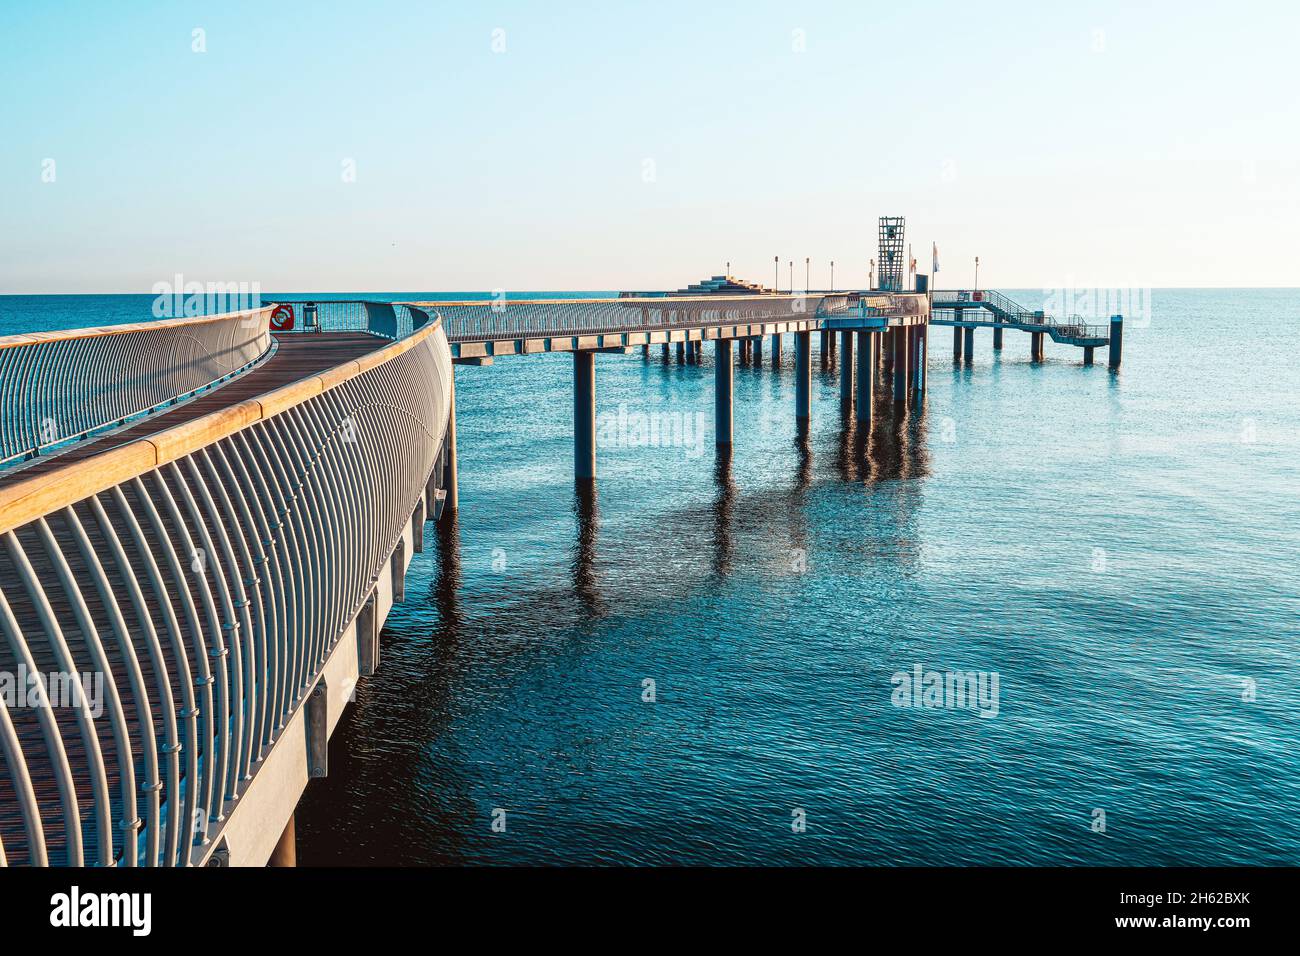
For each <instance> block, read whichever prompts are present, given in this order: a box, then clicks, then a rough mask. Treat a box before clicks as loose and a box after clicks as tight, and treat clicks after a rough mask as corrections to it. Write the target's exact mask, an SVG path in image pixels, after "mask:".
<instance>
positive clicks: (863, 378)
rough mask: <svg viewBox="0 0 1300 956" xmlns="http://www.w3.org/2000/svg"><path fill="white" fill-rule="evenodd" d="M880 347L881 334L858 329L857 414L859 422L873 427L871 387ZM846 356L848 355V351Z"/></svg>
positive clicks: (874, 377)
mask: <svg viewBox="0 0 1300 956" xmlns="http://www.w3.org/2000/svg"><path fill="white" fill-rule="evenodd" d="M879 348H880V336H879V335H877V334H876V333H875V332H870V331H868V330H866V329H859V330H858V357H857V366H858V381H857V389H856V392H857V415H858V424H859V425H860V426H865V427H866V428H870V427H871V387H872V384H873V383H874V382H875V379H876V375H875V371H876V353H877V350H878V349H879ZM844 354H845V356H846V357H847V356H848V354H849V353H848V352H847V351H846V352H845V353H844Z"/></svg>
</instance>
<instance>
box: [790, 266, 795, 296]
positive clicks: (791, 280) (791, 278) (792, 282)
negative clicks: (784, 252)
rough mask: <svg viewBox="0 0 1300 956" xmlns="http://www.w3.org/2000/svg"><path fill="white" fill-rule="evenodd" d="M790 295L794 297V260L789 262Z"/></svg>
mask: <svg viewBox="0 0 1300 956" xmlns="http://www.w3.org/2000/svg"><path fill="white" fill-rule="evenodd" d="M790 294H791V295H794V260H793V259H791V260H790Z"/></svg>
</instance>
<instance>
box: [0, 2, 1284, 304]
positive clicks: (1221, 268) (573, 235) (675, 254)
mask: <svg viewBox="0 0 1300 956" xmlns="http://www.w3.org/2000/svg"><path fill="white" fill-rule="evenodd" d="M196 28H201V29H203V30H204V31H205V39H206V47H207V50H206V52H204V53H195V52H193V51H192V49H191V47H192V44H193V40H192V35H193V34H192V31H193V30H195V29H196ZM497 29H500V30H503V31H504V41H505V51H504V52H494V51H493V31H494V30H497ZM796 30H801V31H803V33H802V36H803V37H804V38H805V50H804V51H803V52H799V51H798V49H797V47H798V43H797V40H798V36H799V35H797V34H796V33H795V31H796ZM1298 36H1300V13H1297V7H1296V5H1295V4H1293V3H1283V2H1278V3H1235V4H1231V5H1224V4H1222V3H1208V2H1203V3H1195V2H1194V3H1187V2H1181V3H1167V4H1166V3H1150V4H1131V3H1070V4H1056V3H1043V2H1026V3H969V2H962V3H932V4H918V3H909V2H896V3H891V4H888V5H885V4H867V3H862V2H850V0H846V2H827V3H753V2H748V3H715V2H708V0H695V2H689V3H677V2H656V3H647V4H618V3H610V2H604V3H600V2H593V3H558V2H557V3H542V2H536V0H535V2H529V3H490V2H489V3H467V2H458V3H431V2H424V3H416V2H410V3H383V2H367V3H359V2H346V3H324V2H314V3H306V2H304V3H290V2H276V3H267V2H261V3H252V2H249V3H241V2H229V0H226V2H221V3H215V2H211V3H148V2H115V3H92V2H82V3H60V2H53V0H49V2H41V3H35V2H32V3H18V2H16V0H3V2H0V89H3V91H4V92H3V96H2V98H0V142H2V143H3V148H2V149H0V292H118V291H120V292H148V291H149V289H150V287H151V286H152V285H153V284H154V283H155V282H158V281H161V280H166V279H169V278H170V277H171V276H172V275H173V274H175V273H178V272H179V273H182V274H184V276H185V277H186V278H187V279H197V280H199V281H249V282H252V281H257V282H260V283H261V284H262V288H263V289H264V290H267V291H291V290H297V291H309V290H310V291H326V290H335V291H365V290H371V291H381V290H382V291H436V290H474V289H490V288H505V289H519V290H523V289H592V288H603V289H616V288H643V289H644V288H665V287H676V286H679V285H683V284H685V283H687V282H690V281H693V280H695V279H698V278H699V277H701V276H703V275H707V274H712V273H717V272H721V271H722V268H723V264H724V262H725V261H726V260H728V259H729V260H730V261H731V262H732V271H733V272H734V273H736V274H738V275H742V276H747V277H752V278H754V279H758V280H761V281H765V282H766V281H770V280H771V278H772V257H773V255H776V254H779V255H780V256H781V261H782V267H781V273H782V276H781V282H782V284H783V285H784V284H785V282H786V276H787V270H786V266H785V262H786V261H787V260H789V259H791V258H793V259H795V260H796V261H797V263H798V264H799V265H798V267H797V269H796V274H797V275H800V276H801V274H802V263H803V259H804V257H805V256H811V257H812V259H813V262H814V278H813V284H814V285H815V286H816V285H822V284H824V283H825V281H826V262H827V261H828V260H830V259H832V258H833V259H835V260H836V283H837V285H839V286H841V287H843V286H845V285H855V286H861V285H864V284H865V283H866V279H867V260H868V259H869V258H871V257H872V256H873V255H874V249H875V242H876V238H875V220H876V217H877V216H879V215H883V214H902V215H905V216H907V217H908V233H909V238H910V239H911V241H912V243H913V246H914V249H915V252H916V255H917V258H918V259H919V260H920V261H921V264H922V271H925V269H926V268H928V259H929V249H930V242H931V240H935V241H937V242H938V243H939V249H940V258H941V267H942V271H941V273H940V275H939V277H938V284H939V285H940V286H944V287H952V286H960V285H969V284H970V282H971V272H972V266H971V259H972V257H973V256H975V255H976V254H978V255H979V256H980V258H981V266H980V284H981V285H982V286H1003V287H1030V288H1031V287H1038V286H1042V287H1057V286H1062V285H1074V286H1085V285H1098V286H1140V287H1145V286H1182V285H1191V286H1200V285H1243V286H1253V285H1285V286H1300V257H1298V256H1297V255H1296V253H1297V251H1300V243H1297V242H1296V241H1295V233H1296V225H1295V223H1296V221H1297V213H1300V208H1298V207H1300V109H1298V108H1297V106H1296V95H1297V90H1296V86H1297V76H1298V75H1300V66H1297V56H1296V53H1295V44H1296V38H1297V37H1298ZM47 159H53V160H54V162H55V165H54V174H55V179H54V182H43V181H42V171H43V169H46V168H47V167H46V166H44V165H43V164H44V161H45V160H47ZM345 160H352V161H354V162H355V169H356V179H355V182H344V181H343V179H344V177H343V168H344V161H345ZM647 161H651V162H652V163H653V174H654V175H653V177H652V181H646V178H647V177H646V172H647V170H648V169H649V168H650V167H649V166H648V165H647ZM797 284H798V285H802V279H801V278H800V279H799V280H798V281H797Z"/></svg>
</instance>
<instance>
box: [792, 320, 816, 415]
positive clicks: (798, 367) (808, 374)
mask: <svg viewBox="0 0 1300 956" xmlns="http://www.w3.org/2000/svg"><path fill="white" fill-rule="evenodd" d="M811 335H812V333H810V332H796V333H795V334H794V417H795V422H796V423H797V424H798V425H799V430H800V431H805V430H806V429H807V428H808V421H809V419H810V418H811V417H812V342H811V340H810V339H811Z"/></svg>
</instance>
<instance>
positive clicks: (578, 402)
mask: <svg viewBox="0 0 1300 956" xmlns="http://www.w3.org/2000/svg"><path fill="white" fill-rule="evenodd" d="M573 477H574V478H575V479H576V480H577V481H595V480H596V353H595V352H574V353H573Z"/></svg>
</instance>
